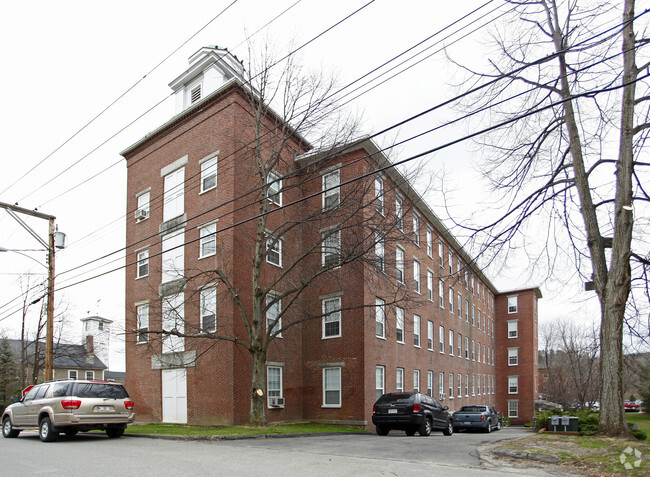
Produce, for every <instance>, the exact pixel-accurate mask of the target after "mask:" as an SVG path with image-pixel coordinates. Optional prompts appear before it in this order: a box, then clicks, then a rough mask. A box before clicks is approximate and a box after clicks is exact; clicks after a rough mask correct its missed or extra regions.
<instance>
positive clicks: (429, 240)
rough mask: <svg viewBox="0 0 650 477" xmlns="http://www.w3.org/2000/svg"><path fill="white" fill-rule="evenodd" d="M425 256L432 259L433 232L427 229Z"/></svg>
mask: <svg viewBox="0 0 650 477" xmlns="http://www.w3.org/2000/svg"><path fill="white" fill-rule="evenodd" d="M427 255H428V256H429V257H431V258H433V230H431V229H430V228H429V227H427Z"/></svg>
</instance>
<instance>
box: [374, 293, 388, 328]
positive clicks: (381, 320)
mask: <svg viewBox="0 0 650 477" xmlns="http://www.w3.org/2000/svg"><path fill="white" fill-rule="evenodd" d="M385 306H386V302H385V301H384V300H382V299H381V298H377V299H376V300H375V336H377V338H385V337H386V309H385Z"/></svg>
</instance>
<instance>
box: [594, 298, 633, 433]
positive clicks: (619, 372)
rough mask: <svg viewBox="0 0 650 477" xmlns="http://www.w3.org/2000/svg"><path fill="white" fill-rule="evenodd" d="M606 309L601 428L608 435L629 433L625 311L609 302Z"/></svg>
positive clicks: (601, 360) (601, 339) (603, 330)
mask: <svg viewBox="0 0 650 477" xmlns="http://www.w3.org/2000/svg"><path fill="white" fill-rule="evenodd" d="M602 309H603V311H602V321H601V327H600V343H601V346H600V414H599V416H600V417H599V421H600V422H599V431H600V433H601V434H604V435H607V436H627V435H629V429H628V428H627V425H626V424H625V423H626V419H625V408H624V406H623V330H622V327H623V313H622V312H621V310H618V309H616V307H613V306H607V305H606V304H605V303H603V304H602ZM624 310H625V308H624V307H623V311H624Z"/></svg>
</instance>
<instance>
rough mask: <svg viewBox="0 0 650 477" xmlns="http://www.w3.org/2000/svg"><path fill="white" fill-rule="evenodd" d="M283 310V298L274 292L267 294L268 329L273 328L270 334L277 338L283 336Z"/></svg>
mask: <svg viewBox="0 0 650 477" xmlns="http://www.w3.org/2000/svg"><path fill="white" fill-rule="evenodd" d="M281 310H282V300H281V299H280V298H278V297H277V296H276V295H274V294H272V293H269V294H268V295H266V329H267V330H271V332H270V335H271V336H274V337H276V338H282V332H281V330H282V317H281V316H280V312H281Z"/></svg>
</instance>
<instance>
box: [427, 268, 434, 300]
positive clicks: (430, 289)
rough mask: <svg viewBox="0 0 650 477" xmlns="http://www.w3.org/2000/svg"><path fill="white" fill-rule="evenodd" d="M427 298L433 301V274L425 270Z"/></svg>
mask: <svg viewBox="0 0 650 477" xmlns="http://www.w3.org/2000/svg"><path fill="white" fill-rule="evenodd" d="M427 298H428V299H429V301H433V272H432V271H431V270H427Z"/></svg>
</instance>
